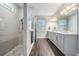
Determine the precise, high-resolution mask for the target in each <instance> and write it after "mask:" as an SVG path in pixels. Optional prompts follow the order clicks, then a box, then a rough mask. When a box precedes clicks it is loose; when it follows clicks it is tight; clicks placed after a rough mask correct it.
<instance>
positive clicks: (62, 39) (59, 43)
mask: <svg viewBox="0 0 79 59" xmlns="http://www.w3.org/2000/svg"><path fill="white" fill-rule="evenodd" d="M57 43H58V46H57V47H58V48H59V49H60V51H61V52H63V51H64V49H63V48H64V46H63V45H64V37H63V35H62V34H60V33H58V41H57Z"/></svg>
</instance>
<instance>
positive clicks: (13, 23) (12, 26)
mask: <svg viewBox="0 0 79 59" xmlns="http://www.w3.org/2000/svg"><path fill="white" fill-rule="evenodd" d="M9 6H11V7H12V8H14V12H11V11H10V10H8V9H7V8H4V7H3V6H1V5H0V19H1V20H0V43H1V42H4V41H8V40H11V39H13V38H15V37H16V36H17V35H18V25H17V22H18V8H17V6H16V5H14V4H9Z"/></svg>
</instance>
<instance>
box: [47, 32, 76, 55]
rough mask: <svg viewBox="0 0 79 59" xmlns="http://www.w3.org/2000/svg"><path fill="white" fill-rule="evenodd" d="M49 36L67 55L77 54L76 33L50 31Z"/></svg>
mask: <svg viewBox="0 0 79 59" xmlns="http://www.w3.org/2000/svg"><path fill="white" fill-rule="evenodd" d="M48 38H49V39H50V41H52V42H53V43H54V44H55V45H56V47H57V48H58V49H59V50H60V51H61V52H62V53H63V54H65V55H67V56H75V55H76V54H77V35H76V34H67V33H66V34H64V33H57V32H48Z"/></svg>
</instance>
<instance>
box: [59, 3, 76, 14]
mask: <svg viewBox="0 0 79 59" xmlns="http://www.w3.org/2000/svg"><path fill="white" fill-rule="evenodd" d="M76 9H77V7H76V4H71V5H70V6H67V7H66V8H64V9H63V11H62V12H60V14H61V15H64V14H65V15H67V14H68V13H70V12H72V11H73V10H76Z"/></svg>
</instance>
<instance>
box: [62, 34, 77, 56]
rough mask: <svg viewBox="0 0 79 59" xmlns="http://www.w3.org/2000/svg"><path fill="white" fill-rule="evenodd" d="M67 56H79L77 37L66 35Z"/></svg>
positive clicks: (65, 49) (65, 51)
mask: <svg viewBox="0 0 79 59" xmlns="http://www.w3.org/2000/svg"><path fill="white" fill-rule="evenodd" d="M63 53H64V54H65V55H68V56H69V55H71V56H75V55H77V35H64V52H63Z"/></svg>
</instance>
